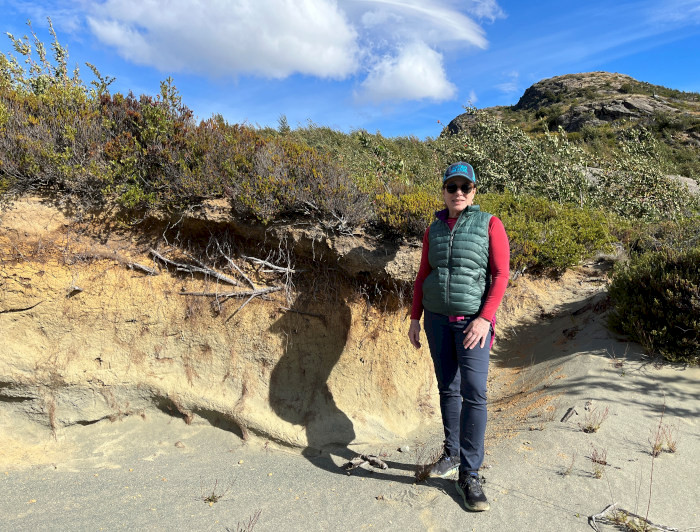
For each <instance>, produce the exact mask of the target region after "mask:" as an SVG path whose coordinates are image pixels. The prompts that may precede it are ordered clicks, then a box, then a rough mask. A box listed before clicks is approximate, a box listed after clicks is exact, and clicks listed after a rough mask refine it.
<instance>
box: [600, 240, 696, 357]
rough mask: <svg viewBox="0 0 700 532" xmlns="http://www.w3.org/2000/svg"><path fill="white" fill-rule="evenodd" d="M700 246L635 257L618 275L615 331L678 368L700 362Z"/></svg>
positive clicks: (614, 294) (614, 286) (613, 291)
mask: <svg viewBox="0 0 700 532" xmlns="http://www.w3.org/2000/svg"><path fill="white" fill-rule="evenodd" d="M698 264H700V246H698V247H694V248H690V249H686V250H682V251H675V250H671V249H663V250H661V251H654V252H649V253H644V254H641V255H637V256H634V257H633V258H632V259H631V260H630V262H628V263H626V264H620V265H618V266H617V267H616V269H615V275H614V277H613V281H612V284H611V285H610V291H609V293H610V299H611V301H612V303H613V305H614V311H613V312H612V313H611V315H610V325H611V326H612V327H613V328H615V329H617V330H619V331H620V332H623V333H625V334H627V335H629V336H630V337H631V338H632V339H633V340H634V341H636V342H639V343H640V344H642V345H643V346H645V348H646V349H647V350H648V351H650V352H655V353H660V354H661V355H663V357H664V358H666V359H667V360H670V361H672V362H685V363H689V364H695V365H697V364H698V362H699V361H700V358H699V357H700V269H699V268H698Z"/></svg>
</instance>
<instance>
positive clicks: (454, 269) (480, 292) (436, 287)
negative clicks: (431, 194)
mask: <svg viewBox="0 0 700 532" xmlns="http://www.w3.org/2000/svg"><path fill="white" fill-rule="evenodd" d="M490 219H491V215H490V214H488V213H486V212H481V209H480V208H479V206H478V205H471V206H469V207H467V208H466V209H464V211H462V214H461V215H460V217H459V218H458V219H457V223H456V224H455V226H454V228H453V229H452V231H450V228H449V226H448V225H447V222H445V221H443V220H441V219H439V218H438V219H437V220H435V221H434V222H433V223H432V224H431V225H430V232H429V243H428V261H429V262H430V266H431V268H432V271H431V272H430V274H428V277H426V278H425V281H424V282H423V307H424V308H426V309H427V310H429V311H430V312H434V313H436V314H444V315H447V316H473V315H475V314H477V313H478V312H479V310H480V309H481V306H482V305H483V303H484V300H485V299H486V292H487V290H488V286H489V283H490V275H489V271H488V265H489V220H490Z"/></svg>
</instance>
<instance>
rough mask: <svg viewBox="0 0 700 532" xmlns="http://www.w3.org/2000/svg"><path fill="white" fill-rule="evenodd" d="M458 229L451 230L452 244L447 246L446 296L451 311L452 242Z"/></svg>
mask: <svg viewBox="0 0 700 532" xmlns="http://www.w3.org/2000/svg"><path fill="white" fill-rule="evenodd" d="M455 227H457V224H455V226H454V227H453V228H452V229H450V243H449V245H448V246H447V293H446V294H445V296H446V297H447V309H448V311H449V309H450V306H451V305H450V281H451V279H452V273H451V272H452V241H453V240H454V237H455V233H454V229H455Z"/></svg>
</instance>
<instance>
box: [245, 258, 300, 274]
mask: <svg viewBox="0 0 700 532" xmlns="http://www.w3.org/2000/svg"><path fill="white" fill-rule="evenodd" d="M241 258H243V260H247V261H249V262H252V263H253V264H258V265H260V266H265V267H267V268H270V269H271V270H274V271H276V272H281V273H297V270H294V269H293V268H284V267H283V266H277V265H276V264H272V263H271V262H267V261H266V260H262V259H258V258H256V257H247V256H245V255H242V256H241ZM298 271H302V270H298Z"/></svg>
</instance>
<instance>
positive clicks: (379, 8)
mask: <svg viewBox="0 0 700 532" xmlns="http://www.w3.org/2000/svg"><path fill="white" fill-rule="evenodd" d="M341 3H342V5H343V6H344V7H345V8H346V9H347V10H348V12H349V13H353V12H355V13H357V11H358V9H362V11H360V12H361V13H362V16H361V22H362V23H363V25H364V29H366V30H368V31H371V32H375V31H381V33H382V35H384V36H385V38H386V39H389V40H392V41H394V42H397V41H406V40H408V39H412V38H415V36H416V35H420V38H421V39H422V40H423V41H424V42H427V43H429V44H431V45H438V44H440V45H446V44H448V43H450V42H455V43H468V44H471V45H473V46H477V47H479V48H486V47H487V45H488V42H487V41H486V37H485V36H484V30H483V29H482V28H481V27H480V26H479V25H478V24H477V23H476V22H474V21H473V20H472V19H471V18H469V17H468V16H466V15H464V14H463V13H462V12H460V11H459V10H458V9H455V8H450V7H448V6H447V5H446V3H445V2H444V1H439V0H359V1H357V0H355V1H353V0H344V1H342V2H341ZM365 5H367V6H371V9H370V10H364V8H363V7H364V6H365Z"/></svg>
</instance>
